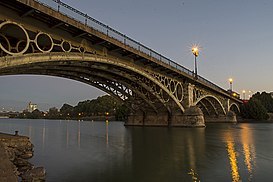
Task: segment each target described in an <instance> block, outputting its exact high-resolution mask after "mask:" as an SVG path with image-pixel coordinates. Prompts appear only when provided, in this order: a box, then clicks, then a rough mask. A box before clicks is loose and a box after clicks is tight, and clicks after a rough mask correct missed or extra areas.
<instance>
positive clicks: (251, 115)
mask: <svg viewBox="0 0 273 182" xmlns="http://www.w3.org/2000/svg"><path fill="white" fill-rule="evenodd" d="M241 113H242V116H243V117H244V118H247V119H257V120H266V119H268V114H267V110H266V108H265V107H264V106H263V104H262V103H261V101H260V100H258V99H255V98H251V99H250V100H249V101H248V103H246V104H244V105H243V106H242V107H241Z"/></svg>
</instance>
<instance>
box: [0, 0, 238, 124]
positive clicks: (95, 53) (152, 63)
mask: <svg viewBox="0 0 273 182" xmlns="http://www.w3.org/2000/svg"><path fill="white" fill-rule="evenodd" d="M18 74H35V75H50V76H56V77H64V78H68V79H73V80H77V81H80V82H83V83H86V84H89V85H91V86H94V87H97V88H99V89H100V90H102V91H104V92H106V93H108V94H110V95H112V96H114V97H115V98H116V99H119V100H122V101H123V102H124V103H125V104H126V105H127V106H128V108H129V109H130V113H129V116H128V120H127V121H126V123H125V124H126V125H144V126H148V125H149V126H193V127H195V126H196V127H198V126H205V122H212V121H213V122H236V115H238V114H239V113H240V109H239V105H240V104H241V103H242V101H241V100H240V99H239V98H237V97H234V96H233V95H232V94H230V93H229V92H227V91H226V90H224V89H222V88H220V87H219V86H217V85H215V84H214V83H212V82H210V81H208V80H207V79H205V78H203V77H201V76H199V75H198V76H195V75H194V74H193V73H192V71H191V70H189V69H187V68H185V67H183V66H181V65H179V64H177V63H175V62H174V61H172V60H170V59H168V58H166V57H164V56H163V55H161V54H159V53H157V52H155V51H153V50H152V49H150V48H148V47H146V46H144V45H142V44H141V43H139V42H137V41H135V40H133V39H131V38H129V37H127V36H126V35H124V34H122V33H120V32H118V31H116V30H114V29H112V28H111V27H109V26H107V25H105V24H103V23H101V22H99V21H97V20H95V19H94V18H92V17H90V16H88V15H87V14H84V13H82V12H80V11H79V10H76V9H74V8H73V7H71V6H69V5H67V4H65V3H63V2H61V1H60V0H1V1H0V75H18Z"/></svg>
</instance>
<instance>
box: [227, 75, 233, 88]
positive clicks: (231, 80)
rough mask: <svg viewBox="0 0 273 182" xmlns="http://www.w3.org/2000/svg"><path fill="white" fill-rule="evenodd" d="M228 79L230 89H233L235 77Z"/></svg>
mask: <svg viewBox="0 0 273 182" xmlns="http://www.w3.org/2000/svg"><path fill="white" fill-rule="evenodd" d="M228 81H229V89H230V91H232V83H233V79H232V78H230V79H228Z"/></svg>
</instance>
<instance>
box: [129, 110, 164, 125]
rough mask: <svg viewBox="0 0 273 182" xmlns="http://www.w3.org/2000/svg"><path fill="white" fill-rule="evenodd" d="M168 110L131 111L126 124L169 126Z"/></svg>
mask: <svg viewBox="0 0 273 182" xmlns="http://www.w3.org/2000/svg"><path fill="white" fill-rule="evenodd" d="M168 123H169V115H168V113H167V112H160V113H156V112H137V113H131V114H130V115H129V116H128V120H127V122H126V123H125V125H126V126H168Z"/></svg>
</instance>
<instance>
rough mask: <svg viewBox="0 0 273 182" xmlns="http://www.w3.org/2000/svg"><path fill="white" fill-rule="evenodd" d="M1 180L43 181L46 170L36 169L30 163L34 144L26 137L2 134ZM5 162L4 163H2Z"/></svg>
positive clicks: (0, 147)
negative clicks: (19, 178)
mask: <svg viewBox="0 0 273 182" xmlns="http://www.w3.org/2000/svg"><path fill="white" fill-rule="evenodd" d="M0 156H1V157H0V158H1V160H0V161H1V163H0V179H1V180H2V179H3V181H18V177H17V176H20V177H22V181H43V180H44V178H45V169H44V168H41V167H39V168H34V167H33V165H32V164H31V163H30V162H28V159H29V158H31V157H32V156H33V144H32V143H31V142H30V140H29V138H28V137H26V136H19V135H18V134H16V135H10V134H4V133H0ZM2 161H3V162H2Z"/></svg>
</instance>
